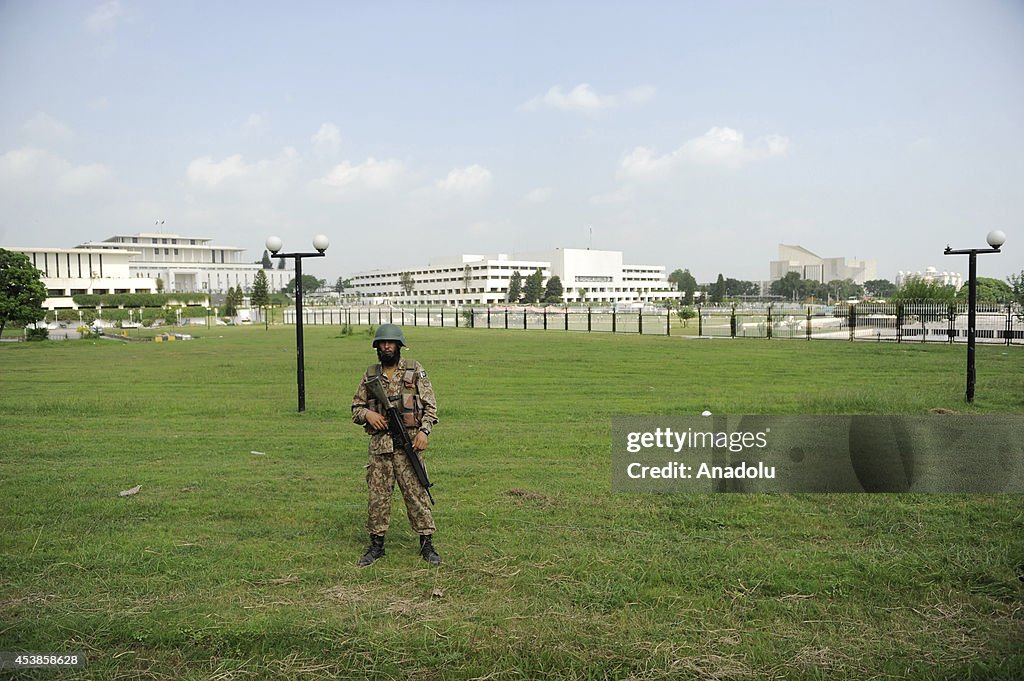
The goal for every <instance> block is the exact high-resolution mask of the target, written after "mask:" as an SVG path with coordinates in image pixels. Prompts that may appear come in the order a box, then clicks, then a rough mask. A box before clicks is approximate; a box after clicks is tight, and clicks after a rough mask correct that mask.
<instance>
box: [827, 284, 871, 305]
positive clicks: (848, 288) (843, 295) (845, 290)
mask: <svg viewBox="0 0 1024 681" xmlns="http://www.w3.org/2000/svg"><path fill="white" fill-rule="evenodd" d="M826 287H827V289H828V290H827V295H828V296H830V297H834V298H835V299H836V300H848V299H850V298H860V297H861V296H862V295H864V288H863V287H862V286H860V285H859V284H857V283H855V282H854V281H853V279H833V280H832V281H830V282H828V284H826Z"/></svg>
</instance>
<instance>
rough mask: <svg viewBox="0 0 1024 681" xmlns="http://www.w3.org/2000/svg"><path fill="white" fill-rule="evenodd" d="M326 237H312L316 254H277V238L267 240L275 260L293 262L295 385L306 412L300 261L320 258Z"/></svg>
mask: <svg viewBox="0 0 1024 681" xmlns="http://www.w3.org/2000/svg"><path fill="white" fill-rule="evenodd" d="M330 243H331V242H330V241H328V239H327V237H326V236H324V235H323V234H317V235H316V236H315V237H313V248H315V249H316V250H317V252H316V253H279V252H278V251H280V250H281V247H282V245H283V244H282V243H281V240H280V239H279V238H277V237H276V236H272V237H270V238H269V239H267V244H266V245H267V250H268V251H270V253H271V255H273V256H274V257H275V258H292V259H293V260H295V364H296V373H295V376H296V383H298V387H299V411H300V412H303V411H306V369H305V361H304V353H303V347H302V259H303V258H322V257H324V255H325V253H324V251H326V250H327V247H328V246H329V245H330Z"/></svg>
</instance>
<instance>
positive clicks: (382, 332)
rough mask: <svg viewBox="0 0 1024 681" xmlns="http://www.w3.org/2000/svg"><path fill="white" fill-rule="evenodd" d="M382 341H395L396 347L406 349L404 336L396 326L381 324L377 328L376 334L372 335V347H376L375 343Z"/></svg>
mask: <svg viewBox="0 0 1024 681" xmlns="http://www.w3.org/2000/svg"><path fill="white" fill-rule="evenodd" d="M383 340H389V341H396V342H397V343H398V347H401V348H404V347H406V345H405V334H404V333H403V332H402V329H401V327H399V326H398V325H397V324H381V325H380V326H379V327H377V333H375V334H374V335H373V347H377V343H379V342H380V341H383Z"/></svg>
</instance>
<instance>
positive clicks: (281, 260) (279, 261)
mask: <svg viewBox="0 0 1024 681" xmlns="http://www.w3.org/2000/svg"><path fill="white" fill-rule="evenodd" d="M277 269H279V270H283V269H284V258H278V259H277Z"/></svg>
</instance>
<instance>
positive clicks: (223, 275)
mask: <svg viewBox="0 0 1024 681" xmlns="http://www.w3.org/2000/svg"><path fill="white" fill-rule="evenodd" d="M211 242H212V240H211V239H207V238H203V237H192V236H181V235H180V234H163V233H156V232H141V233H138V234H118V235H115V236H112V237H110V238H108V239H104V240H103V241H93V242H89V243H87V244H83V245H82V246H81V248H91V249H110V250H120V249H126V248H127V249H131V251H133V252H134V253H135V256H134V257H133V258H132V261H131V263H130V267H131V272H132V276H134V277H137V278H140V279H153V280H156V279H157V278H159V279H161V280H162V281H163V284H164V291H166V292H168V293H227V290H228V288H229V287H238V286H241V287H242V288H243V289H245V290H249V289H251V288H252V285H253V282H254V280H255V278H256V272H258V271H259V270H261V269H263V266H262V265H261V264H260V263H253V262H246V261H245V260H244V258H243V254H244V253H245V249H244V248H240V247H238V246H220V245H216V244H213V243H211ZM264 272H265V273H266V275H267V283H268V285H269V288H270V290H271V291H277V290H280V289H282V288H284V287H285V286H287V284H288V282H289V281H291V280H292V278H293V277H294V276H295V272H294V271H293V270H292V269H283V270H280V269H269V270H264Z"/></svg>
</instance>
